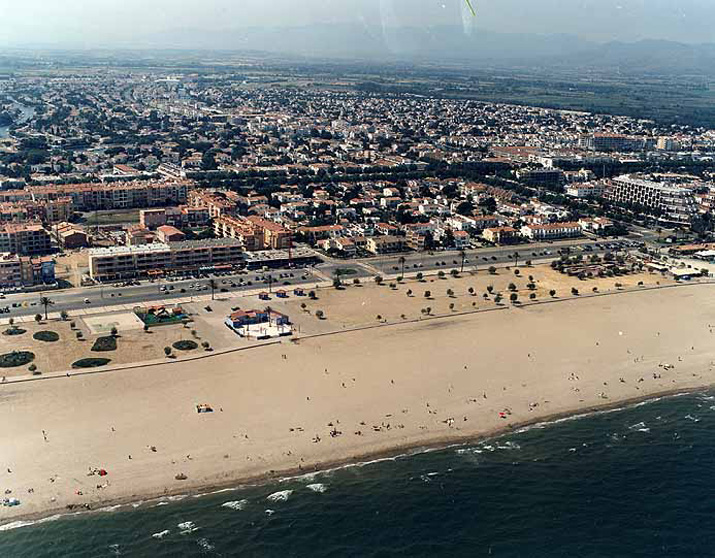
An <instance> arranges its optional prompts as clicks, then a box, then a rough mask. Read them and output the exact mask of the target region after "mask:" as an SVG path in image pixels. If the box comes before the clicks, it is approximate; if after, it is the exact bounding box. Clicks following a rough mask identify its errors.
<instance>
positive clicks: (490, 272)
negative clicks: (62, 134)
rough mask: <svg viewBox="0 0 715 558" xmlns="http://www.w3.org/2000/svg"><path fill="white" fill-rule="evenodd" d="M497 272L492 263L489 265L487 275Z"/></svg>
mask: <svg viewBox="0 0 715 558" xmlns="http://www.w3.org/2000/svg"><path fill="white" fill-rule="evenodd" d="M496 273H497V268H496V267H494V266H493V265H490V266H489V275H496Z"/></svg>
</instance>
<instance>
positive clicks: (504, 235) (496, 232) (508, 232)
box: [482, 227, 517, 244]
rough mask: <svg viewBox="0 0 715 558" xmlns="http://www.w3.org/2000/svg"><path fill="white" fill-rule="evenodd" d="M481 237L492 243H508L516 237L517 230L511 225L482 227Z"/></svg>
mask: <svg viewBox="0 0 715 558" xmlns="http://www.w3.org/2000/svg"><path fill="white" fill-rule="evenodd" d="M482 238H484V240H486V241H488V242H491V243H493V244H510V243H512V242H514V241H515V240H516V239H517V230H516V229H515V228H513V227H491V228H488V229H484V232H482Z"/></svg>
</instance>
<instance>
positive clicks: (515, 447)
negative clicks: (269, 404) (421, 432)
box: [0, 393, 715, 558]
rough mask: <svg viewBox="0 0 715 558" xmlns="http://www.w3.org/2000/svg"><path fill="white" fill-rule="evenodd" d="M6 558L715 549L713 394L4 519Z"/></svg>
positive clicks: (696, 552)
mask: <svg viewBox="0 0 715 558" xmlns="http://www.w3.org/2000/svg"><path fill="white" fill-rule="evenodd" d="M0 556H3V557H5V556H7V557H14V558H23V557H28V558H30V557H31V558H39V557H77V558H80V557H82V558H84V557H99V556H139V557H144V556H146V557H152V558H155V557H163V556H181V557H193V556H196V557H203V556H240V557H261V558H263V557H291V556H295V557H313V556H316V557H334V556H355V557H368V558H369V557H376V558H377V557H398V556H399V557H403V556H404V557H422V556H424V557H427V556H429V557H434V556H448V557H462V556H464V557H475V556H496V557H541V556H544V557H546V556H548V557H561V556H563V557H569V558H572V557H609V558H610V557H640V556H642V557H657V556H667V557H681V556H682V557H705V556H715V395H714V394H712V393H703V394H696V395H683V396H680V397H672V398H667V399H661V400H655V401H652V402H649V403H646V404H640V405H638V406H635V407H631V408H628V409H623V410H618V411H611V412H607V413H601V414H596V415H591V416H588V417H582V418H577V419H570V420H565V421H560V422H557V423H554V424H548V425H539V426H536V427H532V428H530V429H526V430H524V431H521V432H517V433H514V434H510V435H508V436H503V437H500V438H496V439H493V440H489V441H485V442H481V443H475V444H473V445H470V446H463V447H458V448H456V447H455V448H449V449H446V450H440V451H433V452H428V453H422V454H418V455H411V456H406V457H402V458H397V459H394V460H385V461H379V462H374V463H368V464H363V465H361V466H353V467H347V468H343V469H338V470H334V471H329V472H326V473H321V474H318V475H315V476H312V477H302V478H298V479H288V480H284V481H282V482H276V483H274V484H271V485H267V486H260V487H248V488H241V489H236V490H230V491H224V492H221V493H217V494H211V495H206V496H202V497H192V496H189V497H186V498H183V499H180V500H175V501H164V502H157V501H154V502H147V503H144V504H142V505H140V506H138V507H136V508H135V507H132V506H126V507H123V508H119V509H110V510H106V511H103V512H93V513H85V514H81V515H76V516H72V517H60V518H53V519H52V520H50V521H45V522H41V523H37V524H34V525H32V526H27V527H22V528H16V529H8V530H4V531H0Z"/></svg>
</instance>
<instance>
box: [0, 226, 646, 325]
mask: <svg viewBox="0 0 715 558" xmlns="http://www.w3.org/2000/svg"><path fill="white" fill-rule="evenodd" d="M631 240H634V241H639V242H642V241H643V240H644V237H643V236H638V237H636V238H631ZM615 242H619V243H620V242H624V241H623V240H620V241H605V242H604V241H601V240H599V241H595V240H590V239H575V240H565V241H559V242H553V243H539V244H528V245H518V246H506V247H497V248H483V249H479V250H468V251H466V254H467V256H466V260H465V266H464V269H465V271H467V270H474V269H487V268H488V267H489V266H492V265H494V266H504V265H507V264H513V263H514V257H513V256H514V253H515V252H518V253H519V263H520V264H524V263H525V262H526V260H532V261H533V262H534V263H543V262H549V261H552V260H554V259H556V258H558V257H559V251H560V250H563V249H565V248H569V249H570V250H571V251H572V253H574V254H576V253H583V254H586V255H588V254H602V253H605V252H607V251H609V249H608V248H607V247H606V244H613V243H615ZM597 245H600V248H599V247H598V246H597ZM587 247H589V248H587ZM628 249H633V248H632V247H630V248H628ZM611 251H616V250H611ZM400 257H401V255H400V254H397V255H390V256H384V257H377V258H366V259H359V260H336V259H332V258H325V262H324V263H322V264H319V265H317V266H315V267H314V268H308V269H292V270H289V269H277V270H272V271H271V272H270V273H267V272H262V271H258V272H256V271H254V272H248V273H244V274H240V275H235V276H232V277H219V278H217V279H216V280H217V282H218V289H217V291H216V292H217V294H220V293H221V292H222V289H226V292H243V291H249V290H255V289H259V288H264V289H266V290H268V286H269V285H268V280H267V277H268V275H269V274H270V275H271V276H272V277H273V281H272V287H273V288H274V289H275V288H279V287H280V286H283V284H284V282H286V281H287V282H289V284H290V286H301V285H302V286H306V287H309V286H310V285H314V284H316V283H319V282H322V281H325V280H330V279H331V278H332V277H333V276H334V273H335V270H336V269H342V270H350V271H349V275H346V276H345V277H344V280H345V281H351V280H352V279H353V278H355V277H357V278H360V279H366V278H371V277H374V276H375V275H377V274H381V275H384V276H388V275H396V274H399V273H400V272H401V270H402V264H401V262H400ZM404 258H405V267H404V271H405V274H412V275H413V274H415V273H417V272H423V273H425V272H431V273H434V272H437V271H439V270H443V271H445V272H449V271H451V270H452V269H460V267H461V257H460V255H459V252H457V251H455V250H448V251H438V252H434V253H427V252H422V253H413V254H406V255H404ZM442 262H444V263H442ZM291 273H292V274H293V277H290V274H291ZM281 275H283V277H281ZM240 279H243V283H239V281H240ZM208 281H209V280H208V279H190V280H185V281H175V282H167V281H157V282H155V283H151V282H149V281H142V283H141V285H139V286H131V287H119V288H117V287H114V286H113V285H103V286H95V287H87V288H81V289H71V290H65V291H48V292H47V293H44V294H45V295H46V296H48V298H50V299H51V300H52V301H53V303H54V304H53V305H52V306H51V307H50V309H49V311H50V312H60V311H62V310H66V311H67V312H69V313H71V312H72V311H76V310H79V309H87V308H93V307H100V306H112V305H118V304H145V303H151V302H158V301H164V300H171V299H178V298H186V297H189V296H192V295H206V294H210V292H211V291H210V289H207V290H201V291H197V290H195V289H191V288H190V287H191V285H195V284H199V285H202V286H208ZM222 281H226V283H222ZM231 281H233V282H234V283H235V284H236V286H235V287H231V285H230V282H231ZM249 283H250V284H249ZM162 286H164V287H166V288H167V290H166V291H161V290H160V289H161V287H162ZM171 286H173V287H174V288H173V290H170V289H169V287H171ZM182 289H184V290H185V292H183V293H182V292H181V290H182ZM42 295H43V294H42V293H32V294H26V293H21V294H13V295H8V296H7V298H6V299H5V300H0V307H5V306H10V307H11V308H10V313H9V314H2V315H0V317H3V318H10V317H22V316H33V315H35V314H38V313H40V314H41V313H43V308H42V306H41V305H40V304H39V300H40V297H41V296H42ZM85 299H89V303H87V302H85ZM13 303H14V304H16V305H17V306H16V307H12V304H13Z"/></svg>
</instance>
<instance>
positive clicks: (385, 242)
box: [366, 235, 407, 255]
mask: <svg viewBox="0 0 715 558" xmlns="http://www.w3.org/2000/svg"><path fill="white" fill-rule="evenodd" d="M406 246H407V242H406V240H405V238H404V237H401V236H391V235H387V236H373V237H370V238H368V239H367V246H366V249H367V251H368V252H370V253H372V254H376V255H377V254H391V253H394V252H402V251H404V250H405V248H406Z"/></svg>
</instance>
